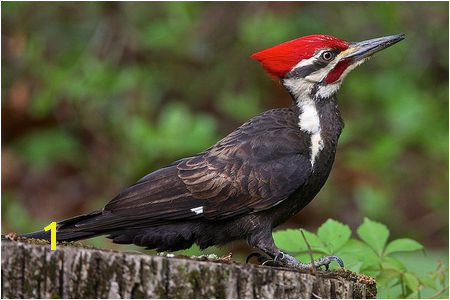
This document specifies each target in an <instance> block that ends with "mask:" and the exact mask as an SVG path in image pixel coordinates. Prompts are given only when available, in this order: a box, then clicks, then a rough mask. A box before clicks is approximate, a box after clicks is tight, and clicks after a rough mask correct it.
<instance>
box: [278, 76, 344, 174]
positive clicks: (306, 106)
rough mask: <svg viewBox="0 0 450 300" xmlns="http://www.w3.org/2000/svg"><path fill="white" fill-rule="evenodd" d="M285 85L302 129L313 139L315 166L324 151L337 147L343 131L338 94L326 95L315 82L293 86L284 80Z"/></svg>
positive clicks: (312, 149)
mask: <svg viewBox="0 0 450 300" xmlns="http://www.w3.org/2000/svg"><path fill="white" fill-rule="evenodd" d="M283 85H284V86H285V87H286V89H287V90H288V92H289V94H290V95H291V97H292V99H293V101H294V103H295V107H294V110H295V111H296V112H297V114H298V126H299V129H300V130H302V131H304V132H306V133H308V134H309V135H310V136H311V165H312V166H313V167H314V163H315V162H316V160H317V159H318V157H319V154H320V153H321V152H322V151H323V150H324V149H326V148H327V147H332V148H335V147H336V145H337V140H338V138H339V135H340V133H341V131H342V128H343V121H342V118H341V116H340V112H339V109H338V106H337V101H336V96H335V92H333V93H330V94H326V95H325V96H323V94H320V93H319V92H318V87H317V84H315V83H305V84H304V85H292V84H291V83H290V82H286V81H284V82H283ZM336 91H337V89H336Z"/></svg>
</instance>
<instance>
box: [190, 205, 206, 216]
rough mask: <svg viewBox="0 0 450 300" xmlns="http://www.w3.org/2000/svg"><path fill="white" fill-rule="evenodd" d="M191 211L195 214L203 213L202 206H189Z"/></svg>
mask: <svg viewBox="0 0 450 300" xmlns="http://www.w3.org/2000/svg"><path fill="white" fill-rule="evenodd" d="M191 211H192V212H194V213H195V214H196V215H199V214H202V213H203V206H199V207H194V208H191Z"/></svg>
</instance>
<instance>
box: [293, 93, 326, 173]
mask: <svg viewBox="0 0 450 300" xmlns="http://www.w3.org/2000/svg"><path fill="white" fill-rule="evenodd" d="M298 105H299V107H300V110H301V114H300V116H299V120H298V126H299V127H300V129H301V130H303V131H306V132H308V133H310V134H311V167H314V162H315V160H316V157H317V155H319V152H320V151H321V150H322V149H323V140H322V136H321V135H320V131H321V130H320V118H319V114H318V113H317V109H316V106H315V104H314V101H312V100H311V101H304V102H299V103H298Z"/></svg>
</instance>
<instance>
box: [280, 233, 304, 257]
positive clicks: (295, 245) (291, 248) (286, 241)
mask: <svg viewBox="0 0 450 300" xmlns="http://www.w3.org/2000/svg"><path fill="white" fill-rule="evenodd" d="M273 239H274V241H275V244H276V245H277V247H279V248H280V249H282V250H284V251H287V252H300V251H305V250H306V249H307V247H306V244H305V242H304V241H303V238H302V236H301V234H300V231H299V230H297V229H288V230H280V231H276V232H274V233H273Z"/></svg>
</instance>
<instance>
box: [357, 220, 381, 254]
mask: <svg viewBox="0 0 450 300" xmlns="http://www.w3.org/2000/svg"><path fill="white" fill-rule="evenodd" d="M357 232H358V236H359V238H360V239H361V240H363V241H364V242H366V243H367V245H369V246H370V247H371V248H372V249H373V250H375V252H376V253H377V254H378V255H380V256H381V255H382V253H383V250H384V247H385V245H386V242H387V239H388V237H389V229H388V228H387V227H386V226H385V225H383V224H381V223H378V222H375V221H372V220H370V219H369V218H364V222H363V223H362V224H361V226H359V227H358V229H357Z"/></svg>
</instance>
